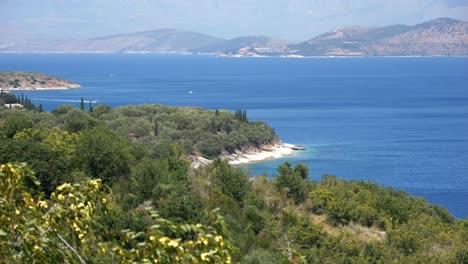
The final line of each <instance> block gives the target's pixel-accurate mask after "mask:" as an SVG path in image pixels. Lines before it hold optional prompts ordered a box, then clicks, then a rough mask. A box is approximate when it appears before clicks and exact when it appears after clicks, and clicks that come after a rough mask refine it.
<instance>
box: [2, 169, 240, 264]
mask: <svg viewBox="0 0 468 264" xmlns="http://www.w3.org/2000/svg"><path fill="white" fill-rule="evenodd" d="M26 177H30V178H32V179H33V180H34V176H32V173H31V171H29V170H28V169H27V167H25V165H24V164H11V163H7V164H3V165H0V181H1V183H2V184H1V185H0V194H1V197H0V198H1V199H0V256H1V257H2V260H3V261H6V262H11V263H31V262H35V263H36V262H40V263H77V262H81V263H86V262H94V261H98V262H102V261H106V262H108V261H111V260H112V262H121V263H134V262H139V263H154V262H162V263H179V262H183V263H231V256H230V245H229V242H227V241H225V240H224V238H223V236H222V235H221V233H220V232H222V229H223V228H224V224H223V219H222V218H220V217H219V216H217V215H216V214H215V217H214V219H213V225H212V226H204V225H201V224H180V225H179V224H174V223H172V222H170V221H168V220H165V219H163V218H160V217H159V216H158V214H157V213H156V212H155V211H151V210H148V214H149V215H150V217H151V219H152V220H153V221H152V224H151V225H149V226H148V227H146V228H145V230H144V231H143V232H138V233H136V232H132V231H130V230H123V231H118V230H104V229H102V227H99V226H98V225H96V221H95V215H96V213H97V212H98V211H102V212H105V211H106V207H107V203H108V200H107V199H112V197H111V196H109V195H106V194H105V188H104V187H103V185H102V184H101V182H100V180H89V181H87V182H85V183H83V184H74V185H70V184H63V185H61V186H59V187H57V189H56V191H55V192H53V193H52V195H51V199H50V200H43V199H34V198H33V197H32V196H31V194H30V193H29V192H28V190H27V189H26V188H24V185H23V180H24V178H26ZM34 181H35V182H36V183H37V184H38V182H37V181H36V180H34ZM19 216H21V217H19ZM121 239H123V241H121Z"/></svg>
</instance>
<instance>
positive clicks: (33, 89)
mask: <svg viewBox="0 0 468 264" xmlns="http://www.w3.org/2000/svg"><path fill="white" fill-rule="evenodd" d="M77 88H81V85H79V84H74V85H70V86H57V87H24V88H3V89H4V91H8V92H12V91H13V92H14V91H47V90H69V89H77Z"/></svg>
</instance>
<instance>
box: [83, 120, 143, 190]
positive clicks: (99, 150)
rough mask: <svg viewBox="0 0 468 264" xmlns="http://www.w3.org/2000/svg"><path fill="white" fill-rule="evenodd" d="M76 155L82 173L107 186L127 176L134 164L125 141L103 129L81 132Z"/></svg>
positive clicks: (96, 128)
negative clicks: (100, 180) (81, 167)
mask: <svg viewBox="0 0 468 264" xmlns="http://www.w3.org/2000/svg"><path fill="white" fill-rule="evenodd" d="M76 155H77V158H78V160H79V162H80V163H81V164H82V166H83V169H84V171H86V172H87V173H88V174H89V175H91V177H93V178H99V179H102V180H103V182H104V183H107V184H111V183H113V182H115V181H116V180H117V179H118V178H119V177H122V176H128V175H129V173H130V167H131V164H132V163H133V162H134V157H133V156H132V155H131V152H130V150H129V146H128V144H127V142H126V140H125V139H123V138H121V137H119V136H118V135H116V134H114V133H113V132H112V131H110V130H109V129H108V128H105V127H95V128H92V129H88V130H84V131H82V134H81V136H80V139H79V141H78V142H77V150H76Z"/></svg>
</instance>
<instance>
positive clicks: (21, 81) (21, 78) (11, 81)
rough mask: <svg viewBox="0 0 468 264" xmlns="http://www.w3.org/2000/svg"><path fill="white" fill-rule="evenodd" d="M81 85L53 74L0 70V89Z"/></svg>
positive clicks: (72, 86)
mask: <svg viewBox="0 0 468 264" xmlns="http://www.w3.org/2000/svg"><path fill="white" fill-rule="evenodd" d="M79 87H81V86H80V85H78V84H76V83H72V82H70V81H67V80H64V79H60V78H57V77H54V76H51V75H46V74H41V73H32V72H0V89H3V90H4V91H14V90H57V89H71V88H79Z"/></svg>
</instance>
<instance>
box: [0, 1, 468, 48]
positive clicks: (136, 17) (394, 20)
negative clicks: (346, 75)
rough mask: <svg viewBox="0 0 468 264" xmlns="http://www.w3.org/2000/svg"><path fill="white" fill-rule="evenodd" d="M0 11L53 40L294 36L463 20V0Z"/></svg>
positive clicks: (1, 20) (88, 4)
mask: <svg viewBox="0 0 468 264" xmlns="http://www.w3.org/2000/svg"><path fill="white" fill-rule="evenodd" d="M0 10H1V14H2V15H1V16H0V33H2V34H1V35H3V36H10V37H11V36H16V35H22V34H29V35H32V36H35V37H37V36H40V37H54V38H57V37H59V38H60V37H62V38H70V37H73V38H87V37H94V36H102V35H110V34H117V33H127V32H136V31H143V30H152V29H158V28H178V29H186V30H192V31H197V32H202V33H206V34H210V35H214V36H219V37H223V38H231V37H235V36H240V35H257V34H262V35H269V36H278V37H282V38H286V39H290V40H293V41H294V40H295V41H297V40H305V39H309V38H311V37H314V36H316V35H318V34H320V33H323V32H325V31H330V30H334V29H337V28H340V27H343V26H350V25H363V26H382V25H388V24H409V25H413V24H417V23H420V22H423V21H426V20H430V19H433V18H438V17H452V18H458V19H462V20H468V0H360V1H358V0H354V1H351V0H192V1H188V0H0ZM0 40H1V39H0Z"/></svg>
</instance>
